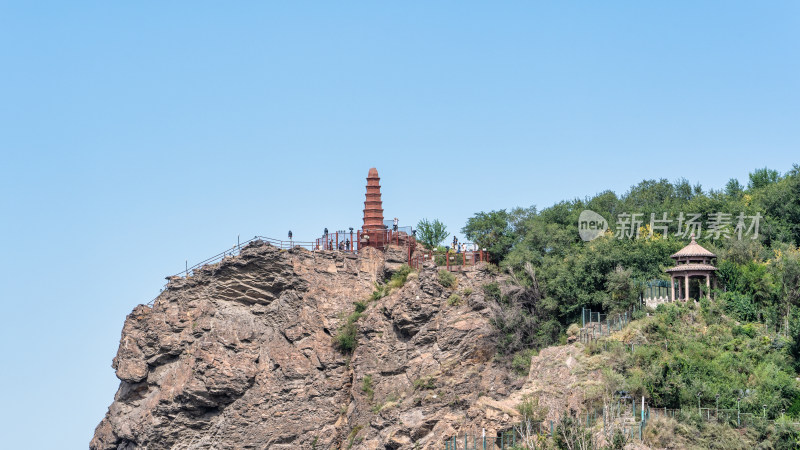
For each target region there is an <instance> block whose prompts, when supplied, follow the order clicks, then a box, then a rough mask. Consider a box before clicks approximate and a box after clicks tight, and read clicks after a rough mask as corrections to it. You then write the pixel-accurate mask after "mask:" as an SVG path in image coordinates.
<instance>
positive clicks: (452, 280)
mask: <svg viewBox="0 0 800 450" xmlns="http://www.w3.org/2000/svg"><path fill="white" fill-rule="evenodd" d="M456 282H457V280H456V276H455V275H453V274H452V273H450V272H449V271H447V270H445V269H441V270H439V284H441V285H442V286H444V287H446V288H454V287H456Z"/></svg>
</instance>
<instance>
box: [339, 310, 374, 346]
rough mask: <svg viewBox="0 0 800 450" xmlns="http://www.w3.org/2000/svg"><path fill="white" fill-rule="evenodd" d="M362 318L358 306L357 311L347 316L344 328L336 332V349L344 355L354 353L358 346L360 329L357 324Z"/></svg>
mask: <svg viewBox="0 0 800 450" xmlns="http://www.w3.org/2000/svg"><path fill="white" fill-rule="evenodd" d="M365 308H366V306H365ZM360 318H361V312H360V311H358V306H356V311H354V312H353V313H351V314H350V315H349V316H347V319H345V321H344V323H343V324H342V326H340V327H339V329H338V330H336V334H334V335H333V338H332V339H333V345H334V347H336V348H337V349H339V350H340V351H341V352H343V353H353V350H355V349H356V345H357V344H358V342H357V339H358V327H357V326H356V322H357V321H358V319H360Z"/></svg>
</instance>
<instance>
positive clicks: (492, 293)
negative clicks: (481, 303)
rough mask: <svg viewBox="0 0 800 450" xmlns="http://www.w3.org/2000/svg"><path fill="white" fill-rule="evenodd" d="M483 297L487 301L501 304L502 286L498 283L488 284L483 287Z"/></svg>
mask: <svg viewBox="0 0 800 450" xmlns="http://www.w3.org/2000/svg"><path fill="white" fill-rule="evenodd" d="M483 295H485V296H486V298H487V299H492V300H494V301H496V302H499V301H500V299H501V297H502V294H501V293H500V286H499V285H498V284H497V283H488V284H484V285H483Z"/></svg>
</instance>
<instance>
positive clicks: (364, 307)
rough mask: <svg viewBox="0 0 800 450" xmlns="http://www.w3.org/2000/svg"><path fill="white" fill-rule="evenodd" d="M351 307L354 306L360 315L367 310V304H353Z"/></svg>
mask: <svg viewBox="0 0 800 450" xmlns="http://www.w3.org/2000/svg"><path fill="white" fill-rule="evenodd" d="M353 305H355V306H356V312H357V313H362V312H364V311H366V310H367V302H363V301H362V302H355V303H353Z"/></svg>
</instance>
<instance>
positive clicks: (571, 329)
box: [567, 323, 581, 337]
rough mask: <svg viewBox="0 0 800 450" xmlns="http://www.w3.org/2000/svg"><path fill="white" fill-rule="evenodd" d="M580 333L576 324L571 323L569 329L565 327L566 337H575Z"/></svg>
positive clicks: (579, 328)
mask: <svg viewBox="0 0 800 450" xmlns="http://www.w3.org/2000/svg"><path fill="white" fill-rule="evenodd" d="M580 332H581V327H580V326H578V324H577V323H573V324H572V325H570V326H569V327H567V336H569V337H575V336H577V335H578V334H579V333H580Z"/></svg>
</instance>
